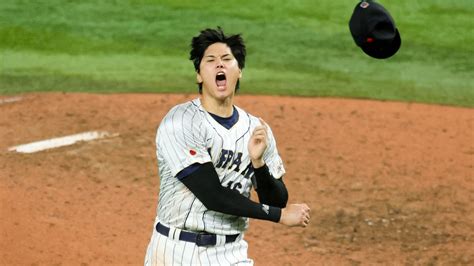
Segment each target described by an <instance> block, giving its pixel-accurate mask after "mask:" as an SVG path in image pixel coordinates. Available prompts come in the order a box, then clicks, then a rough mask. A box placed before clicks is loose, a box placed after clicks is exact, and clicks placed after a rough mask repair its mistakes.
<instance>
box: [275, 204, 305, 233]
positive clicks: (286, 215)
mask: <svg viewBox="0 0 474 266" xmlns="http://www.w3.org/2000/svg"><path fill="white" fill-rule="evenodd" d="M310 212H311V210H310V208H309V207H308V205H306V204H304V203H303V204H289V205H288V206H287V207H286V208H284V209H282V210H281V217H280V223H281V224H284V225H287V226H301V227H306V226H307V225H308V224H309V218H310Z"/></svg>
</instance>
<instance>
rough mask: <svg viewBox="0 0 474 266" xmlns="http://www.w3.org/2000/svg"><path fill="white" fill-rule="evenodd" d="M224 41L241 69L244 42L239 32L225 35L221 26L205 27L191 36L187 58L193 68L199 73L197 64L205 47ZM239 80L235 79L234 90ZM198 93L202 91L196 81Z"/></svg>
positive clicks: (237, 87)
mask: <svg viewBox="0 0 474 266" xmlns="http://www.w3.org/2000/svg"><path fill="white" fill-rule="evenodd" d="M219 42H220V43H225V44H227V46H229V48H230V50H231V52H232V55H233V56H234V57H235V59H236V60H237V63H238V64H239V68H240V69H241V70H242V69H243V68H244V67H245V55H246V50H245V44H244V40H243V39H242V36H241V35H240V34H235V35H229V36H227V35H225V34H224V32H223V31H222V29H221V27H217V29H209V28H208V29H205V30H202V31H201V33H200V34H199V35H198V36H196V37H193V39H192V41H191V52H190V53H189V55H190V56H189V59H190V60H192V61H193V64H194V69H195V70H196V72H197V73H199V66H200V65H201V60H202V57H203V56H204V52H205V51H206V49H207V48H208V47H209V46H210V45H212V44H214V43H219ZM239 83H240V80H237V84H236V86H235V90H236V91H237V90H238V89H239V85H240V84H239ZM198 86H199V93H201V92H202V83H198Z"/></svg>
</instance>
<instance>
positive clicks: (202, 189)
mask: <svg viewBox="0 0 474 266" xmlns="http://www.w3.org/2000/svg"><path fill="white" fill-rule="evenodd" d="M188 168H189V167H188ZM188 168H186V169H188ZM193 168H194V169H193V171H192V172H191V173H190V174H188V175H184V174H181V173H178V175H177V176H178V177H179V180H180V181H181V182H183V184H184V185H185V186H186V187H187V188H188V189H189V190H191V192H192V193H193V194H194V195H195V196H196V197H197V198H198V199H199V200H200V201H201V202H202V203H203V204H204V206H205V207H206V208H208V209H210V210H213V211H217V212H222V213H225V214H230V215H235V216H240V217H249V218H255V219H261V220H268V221H273V222H278V221H280V216H281V209H280V208H278V207H273V206H268V205H264V204H260V203H257V202H254V201H251V200H250V199H248V198H247V197H245V196H243V195H241V194H240V193H239V192H238V191H235V190H232V189H230V188H227V187H223V186H222V185H221V183H220V180H219V176H218V175H217V172H216V170H215V169H214V165H213V164H212V163H211V162H208V163H205V164H195V166H193Z"/></svg>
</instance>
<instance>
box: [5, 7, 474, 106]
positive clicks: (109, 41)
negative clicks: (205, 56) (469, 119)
mask: <svg viewBox="0 0 474 266" xmlns="http://www.w3.org/2000/svg"><path fill="white" fill-rule="evenodd" d="M201 2H202V1H178V0H129V1H125V0H115V1H112V0H109V1H90V0H83V1H73V0H69V1H67V0H36V1H20V0H3V1H2V2H1V3H0V56H1V58H0V59H1V61H0V94H18V93H22V92H36V91H87V92H107V93H109V92H196V85H195V74H194V69H193V66H192V63H191V61H189V60H188V53H189V43H190V40H191V38H192V37H193V36H195V35H196V34H197V33H198V32H199V30H201V29H203V28H206V27H216V26H217V25H220V26H222V27H223V28H224V30H225V31H226V32H229V33H243V36H244V38H245V40H246V43H247V49H248V56H247V64H246V68H245V69H244V72H243V79H242V82H241V93H250V94H278V95H298V96H330V97H351V98H370V99H383V100H401V101H416V102H425V103H436V104H448V105H458V106H467V107H474V82H473V81H474V71H473V69H474V63H473V52H474V49H473V48H472V47H474V46H473V43H474V34H473V33H474V32H473V30H474V22H473V19H472V17H473V15H474V5H473V4H472V0H458V1H454V0H444V1H442V0H431V1H420V0H418V1H417V0H415V1H414V0H399V1H395V0H385V1H381V2H382V3H383V5H384V6H385V7H386V8H387V9H388V10H390V12H391V14H392V16H393V17H394V18H395V21H396V23H397V26H398V28H399V30H400V32H401V36H402V47H401V49H400V51H399V52H398V53H397V54H396V55H395V56H394V57H392V58H390V59H388V60H376V59H372V58H370V57H368V56H366V55H365V54H364V53H363V52H362V51H361V50H360V49H359V48H358V47H357V46H356V45H355V44H354V42H353V40H352V37H351V35H350V32H349V29H348V20H349V18H350V16H351V14H352V10H353V8H354V6H355V4H356V3H357V1H352V2H347V1H329V0H321V1H316V2H315V1H309V0H306V1H295V0H293V1H292V0H288V1H271V0H264V1H251V0H247V1H207V2H208V3H201ZM278 2H279V3H278Z"/></svg>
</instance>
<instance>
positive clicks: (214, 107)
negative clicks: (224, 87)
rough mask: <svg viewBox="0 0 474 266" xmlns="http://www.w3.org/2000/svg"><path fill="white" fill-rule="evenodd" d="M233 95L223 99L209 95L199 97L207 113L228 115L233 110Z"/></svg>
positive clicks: (221, 115)
mask: <svg viewBox="0 0 474 266" xmlns="http://www.w3.org/2000/svg"><path fill="white" fill-rule="evenodd" d="M233 102H234V101H233V97H227V98H225V99H224V100H220V99H215V98H211V97H201V103H202V106H203V107H204V109H205V110H206V111H208V112H209V113H212V114H215V115H217V116H220V117H230V116H231V115H232V113H233V111H234V107H233Z"/></svg>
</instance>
